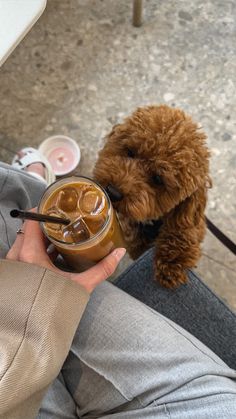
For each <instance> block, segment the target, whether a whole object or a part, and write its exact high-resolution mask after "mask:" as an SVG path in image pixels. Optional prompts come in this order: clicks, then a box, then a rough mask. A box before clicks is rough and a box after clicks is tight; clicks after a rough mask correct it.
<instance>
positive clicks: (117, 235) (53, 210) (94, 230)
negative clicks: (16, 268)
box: [39, 176, 124, 272]
mask: <svg viewBox="0 0 236 419" xmlns="http://www.w3.org/2000/svg"><path fill="white" fill-rule="evenodd" d="M39 212H40V213H43V214H47V215H53V216H56V217H60V218H64V219H69V220H70V223H69V224H68V225H62V224H55V223H42V228H43V230H44V233H45V234H46V236H47V237H48V238H49V240H50V241H51V242H52V243H53V244H54V245H55V247H56V248H57V250H58V252H59V253H60V254H61V255H62V256H63V257H64V259H65V261H66V262H67V263H68V265H69V266H71V267H72V268H74V269H75V270H76V271H77V272H81V271H83V270H85V269H87V268H88V267H90V266H92V265H94V264H95V263H96V262H98V261H99V260H101V259H102V258H103V257H105V256H106V255H108V253H110V252H111V251H112V250H113V249H114V248H116V247H124V242H123V240H122V234H121V229H120V225H119V222H118V220H117V217H116V214H115V212H114V210H113V208H112V205H111V202H110V199H109V197H108V195H107V193H106V192H105V190H104V189H103V188H102V187H100V186H99V185H98V184H97V183H96V182H94V181H92V180H90V179H88V178H85V177H82V176H71V177H68V178H63V179H61V180H59V181H57V182H55V183H53V184H52V185H50V186H49V187H48V188H47V189H46V191H45V193H44V195H43V197H42V199H41V202H40V204H39Z"/></svg>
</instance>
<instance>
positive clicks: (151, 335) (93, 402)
mask: <svg viewBox="0 0 236 419" xmlns="http://www.w3.org/2000/svg"><path fill="white" fill-rule="evenodd" d="M43 189H44V185H42V184H40V182H38V181H37V180H35V179H34V178H31V177H30V176H28V175H26V174H24V173H21V172H16V171H14V170H12V169H11V168H10V167H9V166H6V165H3V164H1V165H0V202H1V204H0V216H1V221H0V232H1V247H0V250H1V257H4V255H5V253H6V251H7V250H8V248H9V246H10V245H11V244H12V242H13V241H14V238H15V234H16V228H18V227H19V221H17V222H15V223H12V220H9V210H10V209H11V208H14V207H18V208H29V207H32V206H35V205H36V204H37V202H38V199H39V198H40V195H41V194H42V192H43ZM150 260H151V253H150V252H148V253H147V254H145V255H144V256H143V257H142V258H141V260H140V261H138V262H137V263H136V264H135V265H134V267H131V268H129V269H128V271H127V272H126V273H125V274H122V276H121V278H118V280H117V285H118V286H121V287H123V288H124V289H125V285H124V284H125V283H127V284H129V286H130V288H131V289H132V291H133V294H134V288H135V285H131V283H133V284H135V281H136V279H137V284H138V288H140V277H141V278H142V277H145V275H146V274H144V271H142V270H143V269H144V266H146V268H147V271H148V273H149V275H150V276H149V277H145V281H148V282H149V283H150V284H152V285H151V287H153V288H152V298H150V301H151V304H149V305H155V304H153V301H155V293H156V299H157V300H160V299H161V293H162V289H161V288H159V287H157V286H156V284H154V283H153V282H152V278H151V272H152V271H151V270H150V268H149V267H148V266H149V265H150ZM138 266H139V267H140V269H137V268H135V267H138ZM145 272H146V271H145ZM191 275H192V274H190V285H191V283H193V282H194V281H193V277H191ZM195 279H196V278H195ZM129 286H127V288H129ZM199 286H200V289H201V287H202V286H203V285H202V283H201V281H199ZM132 287H133V288H132ZM155 287H156V288H155ZM187 287H189V285H188V286H186V287H185V288H184V289H186V288H187ZM204 290H205V291H206V293H209V295H211V298H213V299H214V301H215V303H216V304H220V306H221V305H222V306H221V313H222V315H223V319H224V324H225V328H227V326H228V323H227V321H228V320H229V324H230V326H231V325H233V326H234V327H235V324H236V323H235V318H234V315H233V313H231V312H230V311H229V310H228V309H227V307H225V306H224V305H223V303H221V302H220V300H218V299H217V297H215V296H214V295H213V294H212V293H211V292H210V291H209V290H208V289H207V288H204ZM142 292H143V296H142ZM166 292H167V293H169V291H166V290H163V298H164V299H165V301H166V299H167V297H166V296H167V294H166ZM171 293H172V294H168V296H169V297H168V298H169V309H168V307H167V308H166V311H167V313H166V316H163V315H162V314H161V313H159V312H158V311H156V310H153V309H152V308H151V307H149V306H148V305H147V304H143V303H142V302H140V301H138V300H137V298H134V297H132V296H130V295H128V294H127V293H126V292H124V291H122V290H121V289H119V288H118V287H116V286H114V285H112V284H110V283H108V282H106V283H103V284H101V285H100V286H99V287H97V289H96V290H95V291H94V293H93V295H92V297H91V299H90V301H89V304H88V306H87V308H86V310H85V313H84V316H83V318H82V321H81V323H80V325H79V328H78V330H77V332H76V335H75V337H74V341H73V344H72V347H71V351H70V353H69V354H68V358H67V360H66V362H65V364H64V365H63V368H62V370H61V373H60V375H59V377H58V378H57V379H56V380H55V381H54V383H53V384H52V386H51V387H50V389H49V390H48V392H47V394H46V396H45V399H44V400H43V404H42V408H41V410H40V412H39V415H38V417H39V418H41V419H43V418H48V419H49V418H63V419H65V418H77V417H85V418H150V419H151V418H160V419H162V418H163V419H164V418H173V419H174V418H178V419H185V418H188V419H190V418H197V419H201V418H204V419H205V418H219V419H222V418H225V419H226V418H227V419H232V418H234V417H236V372H235V371H234V370H233V369H231V368H230V367H229V366H228V365H226V364H225V363H224V362H223V360H222V359H220V358H219V357H218V356H217V355H216V354H215V353H214V352H213V351H211V350H210V349H209V348H208V347H207V346H205V345H204V344H203V343H201V342H200V341H199V340H198V339H197V338H196V337H195V336H193V335H192V334H190V333H188V332H187V331H186V330H185V329H183V328H182V327H180V326H179V325H177V324H176V323H175V322H174V321H172V320H175V319H174V314H173V313H174V312H175V311H176V312H177V313H179V311H180V308H179V305H180V307H181V306H182V307H185V310H183V316H184V317H185V321H186V323H187V319H186V316H187V313H188V312H189V313H190V312H191V313H192V311H193V312H194V313H195V316H196V317H195V318H194V325H192V328H193V331H196V330H198V328H197V325H198V313H197V301H194V300H190V302H191V303H188V300H187V301H185V302H184V304H183V302H179V305H178V298H177V299H175V297H174V296H175V292H173V291H172V292H171ZM189 293H190V294H191V288H189ZM177 294H178V292H177ZM171 295H172V303H173V305H172V306H171V303H170V302H171ZM180 295H181V294H180ZM138 297H139V299H140V300H142V299H143V300H145V286H144V287H143V288H142V287H141V288H140V295H139V296H138ZM145 302H146V303H148V302H149V301H147V298H146V301H145ZM188 304H189V305H188ZM194 304H195V305H194ZM211 304H212V302H211ZM186 307H187V308H186ZM155 308H156V309H158V305H157V306H155ZM168 311H169V313H170V316H168ZM206 313H207V310H206ZM168 317H169V318H168ZM171 317H172V320H170V318H171ZM189 319H190V320H189V323H192V322H193V320H192V318H191V315H189ZM199 326H200V322H199ZM204 327H205V331H206V336H208V338H207V339H206V340H209V341H210V342H215V341H217V340H218V339H219V342H220V336H219V335H220V330H217V327H215V329H214V331H213V332H212V333H211V331H209V327H211V323H209V324H207V322H205V326H204ZM204 327H202V325H201V328H202V334H203V335H204V331H203V329H204ZM189 329H191V327H190V326H189ZM217 333H218V335H217ZM233 333H235V331H233ZM214 334H216V336H215V338H214ZM228 335H230V331H228ZM226 336H227V334H226ZM209 337H210V338H209ZM203 340H204V339H203ZM224 346H225V348H224V352H225V351H227V342H224ZM229 350H230V351H234V354H235V345H233V348H229ZM224 352H223V351H222V353H224ZM231 355H232V354H231ZM231 357H232V356H231ZM231 357H230V359H231ZM226 362H227V360H226Z"/></svg>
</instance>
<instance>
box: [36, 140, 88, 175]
mask: <svg viewBox="0 0 236 419" xmlns="http://www.w3.org/2000/svg"><path fill="white" fill-rule="evenodd" d="M39 151H40V153H41V154H43V155H44V156H45V157H46V158H47V160H48V161H49V163H50V165H51V167H52V170H53V172H54V174H55V175H56V176H64V175H67V174H68V173H71V172H73V170H75V168H76V167H77V166H78V164H79V162H80V157H81V154H80V148H79V146H78V144H77V143H76V141H75V140H73V139H72V138H70V137H67V136H66V135H53V136H52V137H49V138H47V139H46V140H44V141H43V142H42V143H41V144H40V146H39Z"/></svg>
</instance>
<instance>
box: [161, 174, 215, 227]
mask: <svg viewBox="0 0 236 419" xmlns="http://www.w3.org/2000/svg"><path fill="white" fill-rule="evenodd" d="M209 180H210V178H209ZM206 202H207V193H206V188H204V187H202V188H198V189H197V190H196V191H195V192H194V193H192V195H190V196H189V197H187V198H186V199H185V200H184V201H182V202H181V203H180V204H179V205H178V206H177V207H176V208H174V209H173V211H171V216H170V217H168V221H167V222H168V224H169V223H170V224H171V227H175V228H176V229H181V230H182V229H183V228H184V229H185V228H192V227H196V226H198V225H199V223H201V222H203V221H204V220H205V216H204V211H205V207H206Z"/></svg>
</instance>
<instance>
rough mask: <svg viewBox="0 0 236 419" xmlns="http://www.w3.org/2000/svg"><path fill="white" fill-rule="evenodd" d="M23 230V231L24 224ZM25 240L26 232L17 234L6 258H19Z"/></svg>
mask: <svg viewBox="0 0 236 419" xmlns="http://www.w3.org/2000/svg"><path fill="white" fill-rule="evenodd" d="M21 230H22V231H23V226H22V228H21ZM23 242H24V233H23V234H22V233H21V234H19V233H18V234H16V239H15V241H14V243H13V245H12V247H11V248H10V250H9V252H8V253H7V255H6V259H12V260H18V258H19V254H20V251H21V248H22V246H23Z"/></svg>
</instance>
